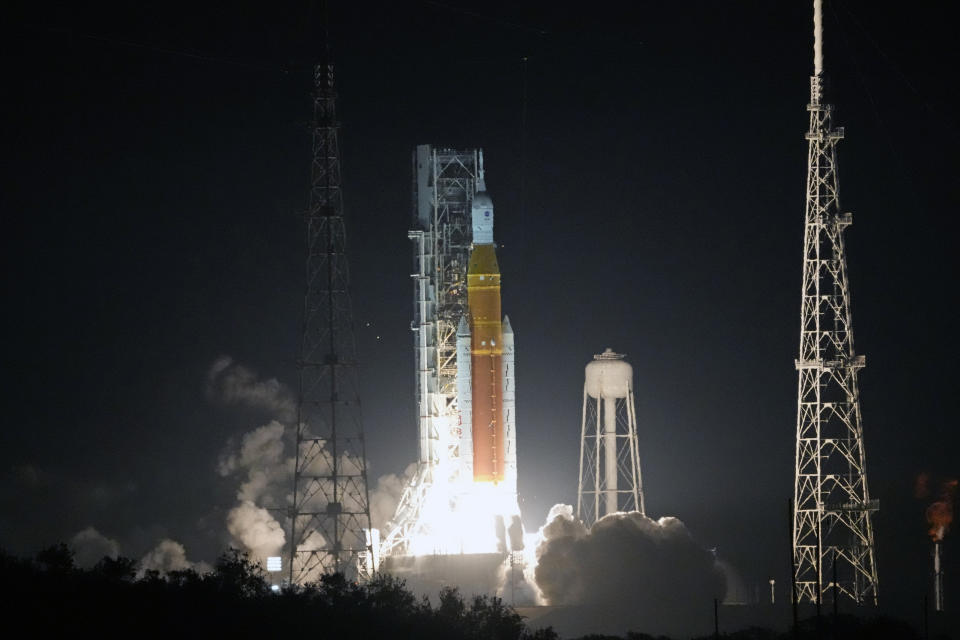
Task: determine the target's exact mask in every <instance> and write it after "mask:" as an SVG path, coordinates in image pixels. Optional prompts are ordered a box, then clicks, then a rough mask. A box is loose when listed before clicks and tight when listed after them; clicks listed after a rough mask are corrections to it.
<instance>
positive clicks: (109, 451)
mask: <svg viewBox="0 0 960 640" xmlns="http://www.w3.org/2000/svg"><path fill="white" fill-rule="evenodd" d="M808 5H809V3H808V2H790V3H787V2H777V3H770V2H760V1H755V2H736V3H734V2H723V3H720V2H671V3H660V2H658V3H653V2H642V3H622V4H617V3H613V4H604V3H601V4H590V5H587V6H585V5H583V4H582V3H581V4H579V5H572V4H571V5H570V6H569V7H568V8H567V7H564V6H563V5H562V4H561V3H555V2H531V3H522V5H519V4H517V3H506V2H505V3H479V4H478V3H475V2H456V1H453V0H451V1H449V2H447V1H446V0H444V1H439V2H428V1H424V2H407V3H376V2H374V3H351V2H334V3H333V5H332V7H331V15H330V32H331V40H332V50H333V53H334V59H335V61H336V63H337V77H338V87H339V94H340V100H339V103H338V110H339V114H340V120H341V121H342V124H343V128H342V132H341V148H342V163H343V175H344V190H345V201H346V211H347V216H348V218H347V232H348V250H349V252H350V262H351V271H352V273H351V275H352V280H353V289H354V313H355V318H356V322H357V338H358V344H359V349H360V357H361V360H362V370H361V377H362V398H363V403H364V415H365V427H366V435H367V443H368V447H367V450H368V456H369V461H370V473H371V476H372V478H376V477H377V476H379V475H382V474H386V473H398V472H401V471H402V470H403V469H404V467H406V465H407V464H408V463H410V462H412V461H413V460H414V459H415V456H416V422H415V419H414V397H413V382H414V380H413V349H412V334H411V331H410V321H411V319H412V311H413V309H412V291H413V289H412V282H411V279H410V273H411V272H412V258H411V246H410V243H409V241H408V240H407V237H406V231H407V229H408V228H409V226H410V217H411V179H412V177H411V152H412V150H413V148H414V146H415V145H417V144H421V143H431V144H436V145H440V146H453V147H482V148H483V149H484V150H485V158H486V164H487V185H488V188H489V191H490V193H491V195H492V197H493V199H494V202H495V205H496V211H497V227H496V237H497V240H498V243H499V244H500V249H499V252H498V255H499V259H500V265H501V268H502V273H503V308H504V311H505V312H506V313H507V314H509V316H510V318H511V322H512V325H513V327H514V330H515V332H516V340H517V371H518V381H517V411H518V421H517V431H518V455H519V468H520V480H519V482H520V493H521V499H522V502H521V508H522V509H523V511H524V521H525V523H526V526H527V528H528V529H535V528H536V527H538V526H540V525H541V524H542V523H543V519H544V517H545V515H546V513H547V510H548V509H549V508H550V507H551V506H552V505H553V504H554V503H558V502H567V503H572V502H575V500H576V489H577V458H578V451H579V449H578V447H579V428H580V423H579V421H580V410H581V397H582V385H583V366H584V365H585V364H586V363H587V362H588V361H589V360H590V358H591V356H592V355H593V354H594V353H599V352H601V351H602V350H603V349H604V348H605V347H608V346H609V347H612V348H614V349H615V350H617V351H620V352H623V353H626V354H628V358H629V360H630V361H631V362H632V364H633V366H634V371H635V375H636V380H635V385H636V397H637V414H638V419H639V433H640V451H641V458H642V469H643V473H644V480H645V489H646V501H647V511H648V513H649V514H650V515H652V516H654V517H658V516H661V515H676V516H678V517H679V518H681V519H682V520H683V521H684V522H685V523H686V524H687V525H688V527H689V528H690V529H691V531H692V532H693V533H694V535H695V536H696V538H697V539H698V540H699V541H700V542H701V543H702V544H703V545H705V546H707V547H716V548H717V552H718V554H720V555H721V556H722V557H724V558H726V559H727V560H728V561H730V562H731V563H732V564H733V565H734V566H735V567H736V568H737V569H738V571H739V572H740V574H741V575H742V576H743V578H744V580H745V581H746V582H747V583H748V584H750V585H751V586H752V585H753V584H754V583H759V584H760V585H761V587H762V588H766V587H765V585H766V581H767V579H768V578H770V577H775V578H777V580H778V583H780V584H782V585H786V584H788V573H789V565H788V559H789V556H788V553H789V546H788V545H789V542H788V529H787V511H786V509H787V499H788V497H790V496H792V492H793V484H792V483H793V453H794V429H795V420H796V386H797V373H796V371H795V370H794V366H793V360H794V358H795V357H796V356H797V349H798V340H799V306H800V296H799V294H800V269H801V250H802V225H803V203H804V184H805V178H806V147H807V144H806V141H805V140H804V137H803V135H804V133H805V131H806V129H807V117H808V114H807V111H806V110H805V105H806V103H807V101H808V98H809V76H810V74H811V73H812V24H811V17H810V14H811V9H810V7H809V6H808ZM45 6H46V5H45ZM4 11H5V12H6V11H9V10H4ZM825 11H826V15H825V30H826V35H825V66H826V69H827V72H828V74H829V76H830V81H831V90H830V91H831V92H830V94H829V96H830V100H829V101H830V102H832V103H833V104H835V105H836V106H837V112H836V117H835V124H837V125H839V126H844V127H845V128H846V139H845V140H844V141H843V142H842V143H841V145H840V147H839V166H840V188H841V203H842V207H843V209H844V210H847V211H851V212H853V214H854V224H853V226H852V227H850V228H849V229H848V230H847V232H846V239H847V249H848V261H849V273H850V280H851V287H852V299H853V317H854V327H855V336H856V345H857V351H858V352H859V353H861V354H865V355H866V358H867V368H866V370H865V371H864V372H863V373H862V375H861V377H860V380H861V397H862V409H863V415H864V428H865V439H866V445H867V468H868V474H869V485H870V490H871V493H872V494H873V496H874V497H877V498H879V500H880V506H881V511H880V512H879V513H878V514H877V516H876V517H875V524H876V530H877V547H878V567H879V574H880V595H881V600H882V601H884V602H885V603H888V604H895V605H897V606H900V607H902V608H905V609H909V608H911V607H914V603H919V602H920V601H921V599H922V597H923V589H924V588H925V587H926V584H927V582H925V581H926V580H927V572H928V571H929V570H930V562H929V556H928V554H929V541H928V538H927V536H926V533H925V532H926V524H925V520H924V508H925V506H926V503H925V502H923V501H918V500H917V499H916V498H915V497H914V495H913V490H914V481H915V479H916V477H917V475H918V473H920V472H924V471H925V472H929V473H931V474H933V477H934V478H947V477H956V476H957V475H958V474H960V452H958V442H960V439H958V436H957V419H956V410H955V407H956V400H957V376H956V373H955V371H956V362H957V361H958V359H960V352H958V348H957V341H956V338H955V336H956V335H957V332H956V329H955V317H954V313H953V310H954V298H955V296H956V292H957V287H956V284H955V279H954V278H955V275H951V274H956V273H957V272H958V271H960V269H958V259H957V251H956V246H957V241H956V237H957V236H956V235H955V230H956V226H957V225H956V224H955V217H956V215H957V213H958V211H960V208H958V205H960V188H958V181H957V179H956V174H957V171H958V169H960V163H958V161H957V152H956V149H957V145H958V142H960V118H958V111H960V110H958V105H960V91H958V88H957V83H956V82H955V75H956V69H957V68H958V66H960V64H958V63H960V55H958V48H957V46H956V35H957V34H956V26H955V24H954V23H953V22H952V21H950V20H948V19H947V18H946V16H945V15H942V14H941V5H940V4H939V3H921V4H920V5H919V6H916V5H911V6H910V7H909V8H904V9H901V10H896V11H895V10H894V9H891V8H881V7H880V5H878V4H876V3H871V2H859V1H853V0H842V1H841V0H835V1H833V2H829V3H828V5H827V7H826V8H825ZM2 22H3V23H4V24H5V26H4V27H3V44H2V51H3V54H2V59H3V66H2V69H3V78H4V79H3V86H4V90H3V94H4V98H3V100H2V103H3V110H4V112H5V113H4V115H3V118H2V124H0V131H2V146H3V149H4V153H3V169H2V173H3V183H4V187H3V189H2V190H0V210H2V212H3V220H4V226H5V227H6V231H5V233H4V234H3V239H4V249H3V256H4V260H5V263H6V264H5V267H4V280H5V295H4V298H5V300H6V303H5V304H4V313H3V318H4V323H5V325H6V330H5V331H4V336H5V340H4V342H5V347H4V352H5V353H6V356H7V357H6V365H5V366H4V370H5V373H6V375H5V376H4V377H5V379H6V380H7V382H6V383H5V396H6V398H5V401H4V409H5V410H4V419H5V424H4V426H3V428H2V430H0V434H2V435H0V472H2V473H3V476H2V485H0V500H2V510H0V547H3V548H6V549H7V550H9V551H12V552H15V553H32V552H34V551H35V550H36V549H37V548H39V547H41V546H43V545H46V544H50V543H53V542H56V541H59V540H67V539H69V538H70V537H71V536H72V535H73V534H74V533H75V532H77V531H78V530H80V529H82V528H84V527H87V526H91V525H92V526H94V527H96V528H97V529H98V530H99V531H101V532H102V533H104V534H105V535H108V536H109V537H111V538H115V539H117V540H118V541H119V542H120V543H121V546H122V551H123V552H124V553H125V554H127V555H130V556H133V557H139V556H140V555H142V554H143V553H144V552H145V551H146V550H148V549H149V548H151V547H152V546H153V545H155V544H156V542H157V540H158V539H160V538H161V537H171V538H174V539H176V540H179V541H181V542H183V543H184V545H185V546H186V548H187V553H188V555H189V556H190V557H191V559H205V560H212V559H213V558H214V557H215V556H216V555H217V553H218V552H219V551H220V550H222V549H223V547H224V546H225V545H226V543H227V542H226V541H227V538H226V531H225V528H224V525H223V518H224V512H225V510H226V509H227V508H229V507H230V506H231V505H232V504H233V501H234V492H235V486H234V485H233V484H231V483H229V482H227V481H225V480H224V479H222V478H220V477H219V476H218V475H217V473H216V463H217V459H218V456H219V455H220V454H221V452H222V451H223V448H224V446H225V443H226V442H227V441H228V439H230V438H231V437H233V438H236V437H238V436H240V435H241V434H243V433H244V432H246V431H249V430H250V429H252V428H254V427H256V426H258V425H260V424H262V423H264V422H265V421H266V420H267V418H268V416H266V415H263V414H259V413H257V412H256V411H253V410H250V409H242V408H237V407H225V406H222V405H221V404H219V403H217V402H212V401H211V400H210V398H208V397H207V395H206V394H205V391H204V379H205V375H206V372H207V370H208V369H209V367H210V365H211V364H212V363H213V361H214V360H215V359H216V358H218V357H219V356H221V355H229V356H231V357H232V358H234V360H236V361H237V362H240V363H242V364H244V365H245V366H247V367H249V368H251V369H253V370H256V371H257V372H258V373H259V375H261V376H262V377H264V378H271V377H276V378H277V379H279V380H280V381H281V382H283V383H285V384H288V385H291V386H295V380H296V368H295V359H296V356H297V349H298V341H299V328H300V317H299V313H300V309H301V305H302V293H303V281H302V275H303V257H304V256H303V228H302V221H301V217H300V214H301V213H302V212H303V210H304V209H305V207H306V201H307V194H308V184H309V164H310V140H309V135H308V130H307V124H308V121H309V118H310V113H311V111H310V109H311V103H310V91H311V86H310V85H311V74H310V67H311V63H312V62H313V61H314V60H315V59H316V57H317V54H318V52H319V50H320V38H319V34H320V29H319V27H318V24H319V22H318V19H317V15H316V12H315V11H313V10H311V9H310V7H309V5H308V4H307V3H291V4H289V5H288V4H285V3H274V4H262V3H260V4H257V5H253V6H238V5H236V4H235V3H222V4H219V6H201V5H197V4H194V5H190V6H189V7H187V6H184V7H176V6H174V5H172V4H169V3H146V4H143V5H142V6H133V5H130V6H128V7H125V8H122V9H117V8H116V7H113V6H112V5H106V4H105V5H104V6H101V7H99V8H98V7H93V8H90V7H85V8H82V9H81V8H79V7H59V8H49V7H46V9H45V10H44V11H42V12H39V11H38V12H30V11H23V12H20V13H17V14H8V15H7V16H6V19H5V20H3V21H2ZM524 59H526V62H525V63H524V62H523V61H524ZM524 78H526V83H525V82H524ZM525 84H526V90H524V85H525ZM524 96H526V98H524ZM524 110H525V111H526V118H525V121H524V117H523V113H524ZM524 122H525V124H524ZM524 141H525V144H524ZM521 185H523V190H521ZM524 203H525V205H524ZM945 544H946V546H945V554H946V555H945V558H946V559H945V562H946V563H947V565H948V575H947V581H948V584H952V585H956V586H955V587H953V588H951V589H949V592H953V593H960V568H958V565H960V533H958V532H954V533H953V534H948V537H947V540H946V543H945ZM955 549H957V550H955ZM949 592H948V593H949ZM781 593H782V594H783V595H784V596H785V593H784V592H782V591H781ZM916 607H919V604H916Z"/></svg>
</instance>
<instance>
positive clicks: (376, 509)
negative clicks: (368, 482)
mask: <svg viewBox="0 0 960 640" xmlns="http://www.w3.org/2000/svg"><path fill="white" fill-rule="evenodd" d="M416 473H417V463H415V462H411V463H410V464H409V465H407V468H406V469H405V470H404V472H403V473H402V474H400V475H397V474H396V473H388V474H386V475H382V476H380V477H379V478H377V486H376V488H375V489H374V490H373V491H371V492H370V521H371V523H372V526H373V528H374V529H379V530H380V531H381V532H385V529H386V526H387V523H389V522H390V520H391V519H392V518H393V516H394V515H395V514H396V512H397V505H398V504H400V497H401V496H402V495H403V491H404V489H406V488H407V485H408V484H409V483H410V479H411V478H412V477H413V476H414V475H415V474H416Z"/></svg>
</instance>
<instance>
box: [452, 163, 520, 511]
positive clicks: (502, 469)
mask: <svg viewBox="0 0 960 640" xmlns="http://www.w3.org/2000/svg"><path fill="white" fill-rule="evenodd" d="M481 166H482V165H481ZM471 213H472V218H473V248H472V250H471V252H470V261H469V267H468V270H467V305H468V309H469V310H468V313H467V316H465V318H464V319H462V320H461V322H460V328H459V330H458V331H457V344H458V350H457V351H458V358H457V368H458V372H457V377H458V380H457V387H458V391H459V393H458V395H459V398H460V417H461V424H462V425H463V426H464V429H463V436H462V440H461V458H462V460H463V470H464V475H466V476H467V477H469V476H471V475H472V479H473V481H474V482H490V483H493V484H495V485H500V484H502V483H506V485H507V487H506V488H507V490H508V491H510V492H511V493H515V492H516V424H515V418H514V409H515V407H514V402H515V401H514V374H513V365H514V362H513V330H512V329H511V327H510V321H509V320H508V319H506V318H504V319H503V320H501V305H500V267H499V265H498V264H497V253H496V245H495V244H494V242H493V201H492V200H491V198H490V196H489V194H488V193H487V191H486V184H485V181H484V177H483V173H482V169H481V171H480V172H478V176H477V193H476V194H475V195H474V197H473V206H472V211H471ZM468 344H469V351H468V349H467V345H468Z"/></svg>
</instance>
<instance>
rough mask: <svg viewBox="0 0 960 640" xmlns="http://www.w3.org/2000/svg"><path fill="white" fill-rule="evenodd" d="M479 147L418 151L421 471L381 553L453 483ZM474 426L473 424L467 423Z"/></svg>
mask: <svg viewBox="0 0 960 640" xmlns="http://www.w3.org/2000/svg"><path fill="white" fill-rule="evenodd" d="M477 167H478V157H477V151H476V150H472V149H471V150H467V151H457V150H454V149H434V148H432V147H429V146H427V145H421V146H420V147H418V148H417V151H416V152H415V154H414V167H413V179H414V183H413V192H414V200H413V207H414V215H413V224H414V227H415V228H414V229H413V230H411V231H410V232H409V234H408V237H409V238H410V239H411V240H412V241H413V242H414V269H415V271H414V273H413V275H412V277H413V281H414V319H413V322H412V323H411V329H412V330H413V337H414V350H415V376H416V397H417V423H418V431H419V437H420V444H419V459H418V465H417V467H418V468H417V473H416V476H415V477H414V478H413V479H412V480H411V483H410V484H409V485H408V487H407V488H406V490H405V491H404V493H403V495H402V497H401V500H400V505H399V507H398V509H397V513H396V516H395V517H394V520H393V521H392V522H391V523H390V525H389V526H388V531H387V535H386V536H385V537H384V540H383V544H382V546H381V550H382V553H383V555H404V554H405V553H406V552H407V549H408V547H409V543H410V540H412V539H413V538H414V537H415V536H416V535H417V533H418V530H419V529H420V528H422V527H424V526H426V523H423V522H422V521H421V518H420V514H421V512H422V507H423V504H424V501H425V500H426V499H427V494H428V493H429V489H430V487H431V486H432V485H433V484H434V483H435V482H444V483H446V482H452V481H455V480H456V479H457V478H456V474H457V472H458V471H459V465H458V462H459V458H460V437H461V433H462V426H461V425H460V423H459V413H458V411H457V386H456V375H457V326H458V323H459V322H460V318H461V317H462V316H463V314H464V313H465V312H466V309H467V277H466V276H467V264H468V261H469V257H470V243H471V241H472V237H471V235H472V226H471V209H470V208H471V204H472V202H473V195H474V192H475V190H476V177H477ZM467 428H469V426H468V427H467Z"/></svg>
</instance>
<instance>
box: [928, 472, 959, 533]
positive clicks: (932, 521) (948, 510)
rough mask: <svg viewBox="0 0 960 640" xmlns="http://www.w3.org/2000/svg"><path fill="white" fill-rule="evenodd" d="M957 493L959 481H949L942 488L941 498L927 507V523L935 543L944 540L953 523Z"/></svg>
mask: <svg viewBox="0 0 960 640" xmlns="http://www.w3.org/2000/svg"><path fill="white" fill-rule="evenodd" d="M956 493H957V480H947V481H946V482H944V483H943V485H942V486H941V487H940V498H939V499H938V500H936V501H935V502H934V503H933V504H931V505H930V506H929V507H927V523H928V524H929V525H930V530H929V532H928V533H929V534H930V538H931V539H932V540H933V541H934V542H940V541H941V540H943V536H945V535H946V534H947V531H949V530H950V524H951V523H952V522H953V498H954V496H955V495H956Z"/></svg>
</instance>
